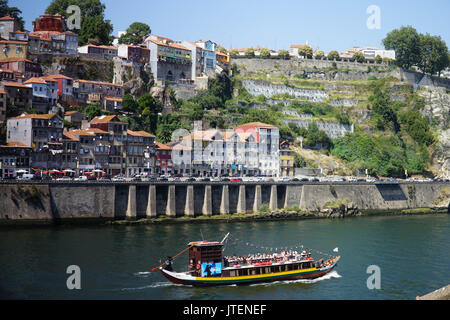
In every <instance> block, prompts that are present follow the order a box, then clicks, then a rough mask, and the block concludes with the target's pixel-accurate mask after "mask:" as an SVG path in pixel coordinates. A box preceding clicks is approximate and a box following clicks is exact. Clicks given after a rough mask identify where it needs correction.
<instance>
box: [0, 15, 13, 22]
mask: <svg viewBox="0 0 450 320" xmlns="http://www.w3.org/2000/svg"><path fill="white" fill-rule="evenodd" d="M13 20H14V18H13V17H11V16H4V17H1V18H0V21H13Z"/></svg>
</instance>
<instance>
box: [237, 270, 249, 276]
mask: <svg viewBox="0 0 450 320" xmlns="http://www.w3.org/2000/svg"><path fill="white" fill-rule="evenodd" d="M239 275H240V276H247V275H248V270H247V269H242V270H239Z"/></svg>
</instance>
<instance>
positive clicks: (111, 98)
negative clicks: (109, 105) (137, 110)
mask: <svg viewBox="0 0 450 320" xmlns="http://www.w3.org/2000/svg"><path fill="white" fill-rule="evenodd" d="M104 100H106V101H117V102H122V98H116V97H105V98H104Z"/></svg>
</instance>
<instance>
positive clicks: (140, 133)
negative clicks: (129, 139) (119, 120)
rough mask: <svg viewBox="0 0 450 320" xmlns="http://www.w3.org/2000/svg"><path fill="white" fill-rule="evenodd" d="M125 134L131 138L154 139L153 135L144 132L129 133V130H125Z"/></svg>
mask: <svg viewBox="0 0 450 320" xmlns="http://www.w3.org/2000/svg"><path fill="white" fill-rule="evenodd" d="M127 134H129V135H130V136H133V137H153V138H154V137H155V136H154V135H152V134H150V133H148V132H145V131H131V130H127Z"/></svg>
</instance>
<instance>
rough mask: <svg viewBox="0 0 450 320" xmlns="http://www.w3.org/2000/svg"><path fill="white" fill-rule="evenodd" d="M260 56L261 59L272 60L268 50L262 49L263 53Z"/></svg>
mask: <svg viewBox="0 0 450 320" xmlns="http://www.w3.org/2000/svg"><path fill="white" fill-rule="evenodd" d="M259 56H260V57H261V58H270V51H269V49H267V48H262V49H261V51H260V52H259Z"/></svg>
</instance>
